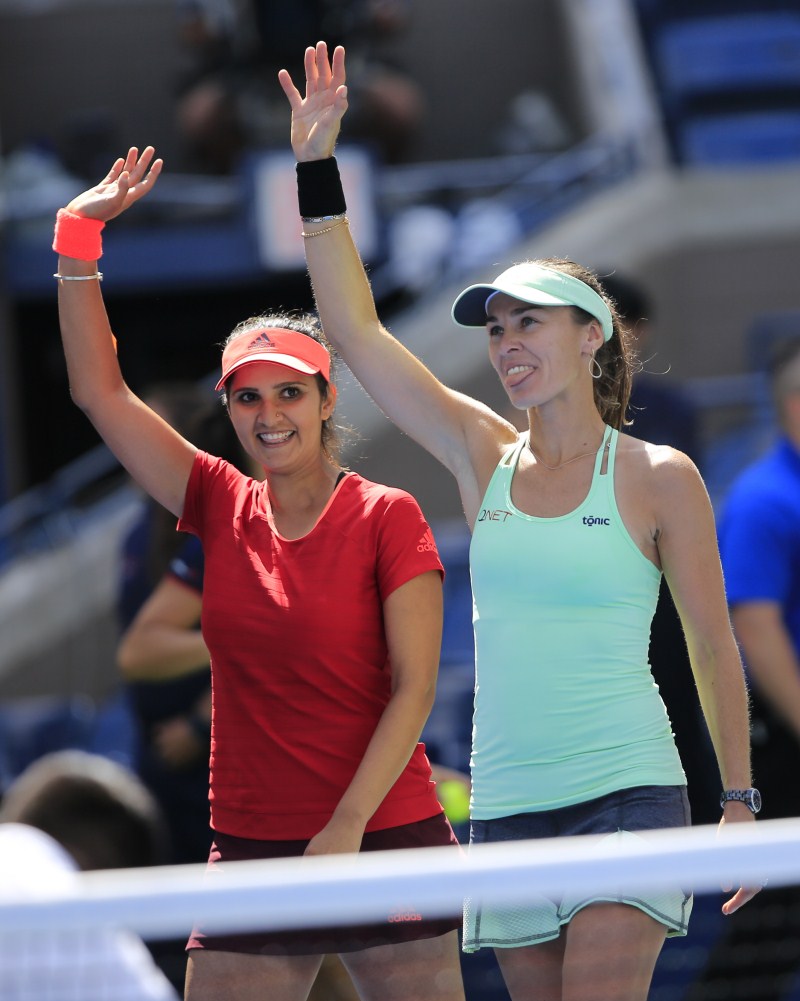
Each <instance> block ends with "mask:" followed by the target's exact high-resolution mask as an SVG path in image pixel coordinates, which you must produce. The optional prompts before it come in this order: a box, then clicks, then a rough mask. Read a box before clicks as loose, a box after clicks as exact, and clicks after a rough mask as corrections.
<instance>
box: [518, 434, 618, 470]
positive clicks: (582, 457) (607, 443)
mask: <svg viewBox="0 0 800 1001" xmlns="http://www.w3.org/2000/svg"><path fill="white" fill-rule="evenodd" d="M610 444H611V442H610V441H607V442H606V445H605V447H606V448H608V446H609V445H610ZM528 448H529V449H530V451H531V454H532V455H533V457H534V458H535V459H536V461H537V462H540V463H541V464H542V465H543V466H544V468H545V469H549V470H551V471H553V470H556V469H561V467H562V466H568V465H569V464H570V463H571V462H577V461H578V459H585V458H586V456H587V455H597V449H594V451H592V452H581V454H580V455H573V456H572V458H571V459H564V461H563V462H559V463H558V465H557V466H549V465H548V464H547V463H546V462H545V461H544V459H542V458H541V456H539V455H538V454H537V453H536V452H535V451H534V450H533V445H531V436H530V434H529V435H528Z"/></svg>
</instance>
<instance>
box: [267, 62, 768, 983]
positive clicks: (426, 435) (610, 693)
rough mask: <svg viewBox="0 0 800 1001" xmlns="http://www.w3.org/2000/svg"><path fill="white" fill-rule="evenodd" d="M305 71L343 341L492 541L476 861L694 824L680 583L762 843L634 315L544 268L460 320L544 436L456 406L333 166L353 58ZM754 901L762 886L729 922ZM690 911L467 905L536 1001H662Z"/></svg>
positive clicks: (723, 641)
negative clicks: (670, 712)
mask: <svg viewBox="0 0 800 1001" xmlns="http://www.w3.org/2000/svg"><path fill="white" fill-rule="evenodd" d="M305 69H306V91H305V96H301V94H300V93H299V91H298V90H297V89H296V88H295V86H294V84H293V83H292V81H291V78H290V77H289V75H288V74H287V73H285V72H284V71H282V72H281V74H280V82H281V85H282V86H283V89H284V91H285V93H286V95H287V97H288V99H289V102H290V105H291V108H292V146H293V149H294V152H295V155H296V158H297V160H298V168H297V174H298V186H299V198H300V206H301V214H302V215H303V217H304V218H303V231H304V236H305V237H306V239H305V247H306V260H307V263H308V268H309V272H310V276H311V279H312V283H313V286H314V292H315V296H316V301H317V307H318V309H319V312H320V316H321V318H322V322H323V326H324V329H325V332H326V334H327V336H328V337H329V339H330V340H331V341H332V342H333V344H334V345H335V346H336V347H337V349H338V350H339V352H340V353H341V354H342V356H343V358H344V360H345V361H346V363H347V364H348V366H349V367H350V369H351V370H352V371H353V372H354V374H355V375H356V377H357V378H358V379H359V381H360V382H361V383H362V385H363V386H364V388H365V389H366V390H367V392H368V393H369V394H370V395H371V396H372V397H373V398H374V399H375V401H376V402H377V403H378V404H379V406H380V407H381V409H382V410H383V411H384V412H385V413H386V414H388V416H389V417H390V418H391V419H392V420H393V421H394V422H395V423H396V424H397V425H398V427H400V428H401V429H402V430H403V431H404V432H405V433H406V434H408V435H410V436H411V437H412V438H414V439H415V440H416V441H417V442H419V444H420V445H422V446H423V447H424V448H426V449H428V451H429V452H431V454H432V455H434V456H435V457H436V458H437V459H439V460H440V461H441V462H442V463H443V464H444V465H445V466H446V467H447V468H448V469H449V470H450V471H451V472H452V473H453V475H454V476H455V478H456V481H457V483H458V487H459V490H460V493H461V500H462V503H463V506H464V511H465V513H466V517H467V520H468V522H469V524H470V527H471V529H472V531H473V537H472V544H471V549H470V561H471V575H472V583H473V593H474V628H475V642H476V671H477V684H476V699H475V716H474V731H473V733H474V736H473V753H472V760H471V767H472V778H473V791H472V803H471V824H472V830H471V840H472V841H473V842H487V841H504V840H515V839H527V838H534V837H556V836H566V835H576V834H595V835H597V834H601V835H607V836H608V838H610V839H617V838H634V839H635V838H641V837H643V836H646V835H645V834H643V833H642V832H646V831H648V830H651V829H657V828H668V827H676V826H681V825H685V824H688V823H689V822H690V819H689V815H688V806H687V799H686V789H685V777H684V774H683V770H682V768H681V764H680V760H679V758H678V753H677V750H676V748H675V744H674V739H673V736H672V733H671V728H670V723H669V719H668V718H667V715H666V711H665V709H664V706H663V704H662V702H661V699H660V697H659V695H658V690H657V688H656V687H655V685H654V682H653V678H652V675H651V673H650V669H649V665H648V660H647V657H648V642H649V632H650V621H651V619H652V615H653V611H654V608H655V604H656V597H657V594H658V589H659V583H660V580H661V575H662V574H663V575H664V576H665V577H666V580H667V582H668V584H669V587H670V589H671V592H672V595H673V597H674V599H675V604H676V606H677V608H678V610H679V612H680V615H681V619H682V623H683V627H684V632H685V634H686V641H687V645H688V649H689V653H690V657H691V663H692V669H693V671H694V675H695V679H696V683H697V687H698V691H699V694H700V699H701V703H702V706H703V710H704V713H705V716H706V720H707V722H708V726H709V730H710V733H711V737H712V741H713V744H714V749H715V752H716V757H717V761H718V765H719V770H720V779H721V788H722V790H723V794H722V795H721V798H720V806H721V811H722V817H721V821H720V823H721V824H728V823H740V822H742V823H744V822H752V821H753V820H754V814H755V812H757V810H758V806H759V797H758V794H757V791H756V790H753V789H751V788H750V782H751V777H750V754H749V735H748V718H747V696H746V690H745V684H744V678H743V672H742V665H741V662H740V659H739V654H738V651H737V647H736V643H735V641H734V638H733V634H732V631H731V627H730V620H729V618H728V611H727V607H726V601H725V593H724V588H723V582H722V575H721V571H720V565H719V556H718V553H717V549H716V532H715V527H714V520H713V514H712V511H711V506H710V503H709V499H708V495H707V492H706V490H705V487H704V485H703V482H702V480H701V478H700V475H699V473H698V471H697V469H696V467H695V466H694V464H693V463H692V462H691V460H690V459H689V458H688V457H687V456H686V455H684V454H683V453H681V452H677V451H675V450H674V449H672V448H669V447H667V446H656V445H652V444H649V443H647V442H642V441H639V440H637V439H635V438H633V437H630V436H629V435H626V434H625V433H624V428H625V425H626V423H627V421H626V409H627V405H628V398H629V393H630V385H631V372H632V369H633V359H632V357H631V349H630V346H629V335H628V333H627V331H626V330H625V329H624V328H623V327H622V325H621V323H620V321H619V318H618V316H617V314H616V311H615V309H614V304H613V302H612V301H611V300H610V298H609V297H608V296H607V295H606V294H605V292H604V290H603V287H602V284H601V282H600V281H599V280H598V278H597V277H596V276H595V274H594V273H593V272H591V271H590V270H588V269H587V268H585V267H582V266H580V265H578V264H576V263H574V262H572V261H569V260H552V259H548V260H540V261H525V262H523V263H519V264H516V265H514V266H512V267H509V268H507V269H506V270H505V271H503V272H502V274H500V275H499V276H498V277H497V278H496V279H494V281H491V282H487V283H486V284H481V285H473V286H470V287H469V288H467V289H465V290H464V291H463V292H462V293H461V294H460V295H459V296H458V298H457V299H456V301H455V303H454V305H453V309H452V317H453V319H454V320H455V322H456V323H457V324H458V325H459V326H460V327H462V328H474V330H473V331H472V332H471V333H470V334H466V333H463V332H462V333H461V334H456V333H455V332H451V333H449V334H448V333H447V331H446V329H445V330H444V331H443V336H448V337H451V338H452V343H453V350H454V351H458V338H459V337H463V336H473V337H474V336H483V337H484V338H485V339H486V345H487V355H488V361H489V363H490V364H491V365H492V367H493V368H494V369H495V371H496V372H497V375H498V378H499V379H500V381H501V383H502V385H503V388H504V389H505V391H506V393H507V395H508V399H509V401H510V403H511V405H512V406H514V407H516V408H517V409H519V410H524V411H526V412H527V417H528V425H529V426H528V429H527V430H526V431H524V432H523V433H518V432H517V430H516V429H515V428H514V427H512V425H511V424H509V423H508V422H507V421H506V420H505V419H504V418H503V417H501V416H500V415H498V414H496V413H494V412H493V411H492V410H491V409H489V408H488V407H486V406H485V405H484V404H482V403H481V402H479V401H477V400H474V399H471V398H470V397H468V396H465V395H464V394H462V393H459V392H456V391H454V390H452V389H449V388H448V387H446V386H444V385H443V384H442V383H441V382H440V381H439V380H438V379H437V378H436V377H435V376H434V375H433V374H432V373H431V372H430V371H428V370H427V369H426V368H425V366H424V365H423V364H422V363H421V362H420V361H419V360H418V359H417V358H415V357H414V356H413V355H411V354H410V353H409V352H408V351H407V349H406V348H405V347H404V346H403V345H401V344H400V343H399V342H398V341H397V340H396V339H394V338H393V337H392V336H391V335H390V334H389V332H388V331H387V330H386V329H385V328H384V327H383V326H382V324H381V323H380V320H379V318H378V316H377V314H376V310H375V304H374V301H373V297H372V294H371V290H370V287H369V283H368V280H367V277H366V274H365V272H364V269H363V267H362V266H361V263H360V261H359V258H358V254H357V251H356V249H355V247H354V245H353V242H352V239H351V236H350V232H349V228H348V226H347V220H346V216H345V215H344V213H343V206H344V198H343V195H342V191H341V184H340V182H339V179H338V171H337V169H336V162H335V159H334V158H333V150H334V145H335V141H336V137H337V134H338V128H339V122H340V120H341V117H342V115H343V114H344V112H345V110H346V107H347V91H346V87H345V67H344V52H343V50H341V49H337V50H336V51H335V52H334V53H333V57H332V59H331V58H329V55H328V52H327V48H326V46H325V45H324V43H319V44H318V45H317V46H316V49H308V50H307V51H306V60H305ZM310 206H313V209H314V211H313V212H311V211H309V207H310ZM481 331H482V334H481V333H480V332H481ZM602 843H603V842H602V841H601V846H602ZM755 892H757V891H756V890H754V889H746V888H740V889H739V890H737V891H736V892H735V893H734V894H733V895H732V896H731V898H730V899H729V900H728V901H727V902H726V903H725V904H724V905H723V912H724V913H725V914H730V913H732V912H733V911H735V910H737V909H738V908H739V907H741V906H742V904H744V903H745V902H746V901H747V900H749V899H750V898H751V897H752V896H753V895H754V894H755ZM690 908H691V897H690V894H689V893H688V892H687V891H686V889H685V888H682V887H679V886H675V887H674V889H673V890H672V891H671V892H663V893H660V894H659V893H648V894H643V895H636V896H633V895H627V894H624V893H620V894H617V895H615V894H609V895H607V896H605V897H603V898H602V899H598V898H586V897H583V898H582V897H580V896H577V895H576V896H575V897H570V898H567V897H562V898H560V899H558V900H547V899H532V900H531V901H530V902H529V904H528V905H526V906H516V907H513V908H498V907H496V906H484V905H483V902H482V901H480V900H468V901H467V902H466V905H465V915H464V940H463V941H464V948H465V950H467V951H473V950H476V949H479V948H482V947H493V948H495V950H496V952H497V956H498V960H499V964H500V967H501V969H502V972H503V976H504V978H505V980H506V984H507V985H508V989H509V992H510V994H511V997H512V998H513V999H514V1001H545V999H547V1001H552V999H560V998H562V997H564V998H565V997H571V998H572V997H578V996H581V997H584V996H587V997H591V998H592V999H593V1001H604V999H611V998H625V999H626V1001H637V999H641V1001H643V999H645V998H646V997H647V993H648V988H649V984H650V980H651V977H652V971H653V968H654V965H655V962H656V959H657V957H658V954H659V951H660V949H661V947H662V945H663V942H664V939H665V937H666V936H667V935H681V934H685V933H686V929H687V920H688V916H689V911H690ZM587 984H589V985H590V986H589V987H588V988H587V987H586V985H587ZM580 985H583V988H582V989H583V992H584V993H581V992H580V990H578V988H579V986H580ZM587 990H588V994H587V993H586V991H587Z"/></svg>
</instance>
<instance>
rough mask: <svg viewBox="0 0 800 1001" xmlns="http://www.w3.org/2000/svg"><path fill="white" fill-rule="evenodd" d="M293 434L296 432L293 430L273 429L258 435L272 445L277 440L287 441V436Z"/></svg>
mask: <svg viewBox="0 0 800 1001" xmlns="http://www.w3.org/2000/svg"><path fill="white" fill-rule="evenodd" d="M292 434H294V432H293V431H271V432H269V433H268V432H264V433H263V434H260V435H259V436H258V437H259V438H260V439H261V440H262V441H264V442H267V443H268V444H271V445H272V444H275V442H279V441H286V440H287V438H290V437H291V436H292Z"/></svg>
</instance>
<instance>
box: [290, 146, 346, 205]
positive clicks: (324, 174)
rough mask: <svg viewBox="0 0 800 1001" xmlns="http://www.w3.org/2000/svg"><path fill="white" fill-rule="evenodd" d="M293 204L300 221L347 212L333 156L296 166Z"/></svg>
mask: <svg viewBox="0 0 800 1001" xmlns="http://www.w3.org/2000/svg"><path fill="white" fill-rule="evenodd" d="M297 201H298V203H299V206H300V215H301V217H302V218H304V219H306V218H310V217H316V216H331V215H343V214H344V213H345V212H346V211H347V205H346V204H345V200H344V190H343V188H342V179H341V177H339V165H338V164H337V163H336V157H335V156H329V157H328V158H327V160H306V161H303V162H302V163H298V164H297Z"/></svg>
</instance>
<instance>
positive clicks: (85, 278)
mask: <svg viewBox="0 0 800 1001" xmlns="http://www.w3.org/2000/svg"><path fill="white" fill-rule="evenodd" d="M53 278H58V280H59V281H61V282H91V281H95V280H97V281H99V282H101V281H102V280H103V272H102V271H95V273H94V274H93V275H60V274H59V273H58V272H57V271H56V273H55V274H54V275H53Z"/></svg>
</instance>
